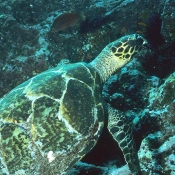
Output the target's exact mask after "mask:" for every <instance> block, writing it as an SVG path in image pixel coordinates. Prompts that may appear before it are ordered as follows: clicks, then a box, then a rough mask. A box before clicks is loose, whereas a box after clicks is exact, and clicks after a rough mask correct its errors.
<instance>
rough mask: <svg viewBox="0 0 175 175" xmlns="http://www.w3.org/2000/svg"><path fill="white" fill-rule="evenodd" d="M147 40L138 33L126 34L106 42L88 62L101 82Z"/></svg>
mask: <svg viewBox="0 0 175 175" xmlns="http://www.w3.org/2000/svg"><path fill="white" fill-rule="evenodd" d="M146 44H147V41H146V40H145V39H144V38H143V37H142V36H140V35H139V34H132V35H127V36H123V37H121V38H119V39H118V40H116V41H114V42H112V43H110V44H108V45H107V46H106V47H105V48H104V49H103V50H102V52H101V53H100V54H99V55H98V56H97V57H96V58H95V59H94V60H93V61H92V62H91V63H90V65H91V66H92V67H93V68H94V69H95V70H96V71H97V72H98V74H99V75H100V77H101V79H102V81H103V82H105V81H106V80H107V79H108V78H109V77H110V76H111V74H113V73H114V72H115V71H116V70H117V69H119V68H121V67H123V66H124V65H125V64H126V63H128V62H129V61H130V60H131V59H132V58H133V56H134V55H135V54H136V53H137V52H138V51H139V50H140V48H141V47H142V46H143V45H146Z"/></svg>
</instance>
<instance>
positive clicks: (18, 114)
mask: <svg viewBox="0 0 175 175" xmlns="http://www.w3.org/2000/svg"><path fill="white" fill-rule="evenodd" d="M103 125H104V111H103V105H102V96H101V81H100V77H99V75H98V74H97V73H96V72H95V71H94V70H93V69H92V68H91V67H90V66H89V65H88V64H86V63H75V64H66V65H64V66H62V67H56V68H53V69H50V70H48V71H46V72H43V73H41V74H39V75H37V76H35V77H33V78H31V79H30V80H28V81H26V82H24V83H23V84H21V85H19V86H18V87H16V88H15V89H13V90H12V91H11V92H10V93H9V94H7V95H6V96H5V97H4V98H2V99H1V100H0V162H1V165H0V166H1V167H2V168H1V172H0V174H3V175H5V174H15V175H16V174H20V175H23V174H27V175H55V174H58V175H60V174H65V173H66V172H67V171H68V170H69V169H71V168H72V166H73V165H74V164H75V163H76V162H77V161H78V160H80V159H81V158H82V157H83V156H84V155H85V154H87V152H89V151H90V150H91V149H92V147H93V146H94V145H95V143H96V141H97V140H98V138H99V136H100V134H101V131H102V128H103Z"/></svg>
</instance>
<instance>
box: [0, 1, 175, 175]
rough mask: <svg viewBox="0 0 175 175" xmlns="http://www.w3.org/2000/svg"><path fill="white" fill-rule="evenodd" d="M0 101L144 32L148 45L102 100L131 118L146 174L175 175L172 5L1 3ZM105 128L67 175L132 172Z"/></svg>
mask: <svg viewBox="0 0 175 175" xmlns="http://www.w3.org/2000/svg"><path fill="white" fill-rule="evenodd" d="M0 26H1V27H0V98H2V97H3V95H5V94H6V93H8V92H9V91H10V90H11V89H13V88H14V87H16V86H17V85H19V84H20V83H22V82H24V81H25V80H28V79H29V78H31V77H33V76H35V75H37V74H39V73H40V72H43V71H45V70H47V69H49V68H52V67H56V66H57V65H58V64H59V63H60V62H61V63H62V62H68V61H69V62H71V63H75V62H81V61H84V62H90V61H92V60H93V59H94V58H95V57H96V56H97V55H98V54H99V53H100V52H101V50H102V49H103V48H104V47H105V46H106V45H107V44H108V43H110V42H112V41H114V40H116V39H118V38H120V37H121V36H124V35H128V34H132V33H139V34H141V35H143V36H144V37H145V38H146V39H147V40H148V41H149V46H148V48H145V49H142V51H141V52H140V53H139V54H137V55H136V57H135V59H134V60H133V61H131V62H130V63H129V64H127V65H126V66H125V67H124V68H122V69H121V70H118V71H117V72H116V74H114V75H113V76H111V77H110V79H109V80H108V82H107V83H106V84H105V85H104V87H103V92H102V94H103V97H104V100H105V101H106V102H108V103H110V104H111V105H112V106H113V107H115V108H116V109H118V110H121V111H123V112H124V113H125V114H126V115H127V116H129V117H131V118H132V119H133V124H134V126H135V129H134V137H135V141H136V145H137V149H138V155H139V160H140V165H141V170H142V174H143V175H164V174H165V175H175V1H174V0H152V1H148V0H81V2H80V1H78V0H0ZM124 165H125V161H124V158H123V155H122V152H121V150H120V148H119V147H118V145H117V143H115V141H113V139H112V138H111V136H110V134H109V133H108V131H107V129H104V132H103V134H102V136H101V138H100V139H99V141H98V143H97V145H96V146H95V148H94V149H93V150H92V151H91V152H90V153H89V154H88V155H86V156H85V157H84V158H83V160H82V161H81V162H79V163H78V164H77V165H76V166H75V167H74V168H73V169H72V170H71V171H70V172H69V173H67V175H85V174H90V175H121V174H122V175H129V174H130V172H129V170H128V168H127V166H124Z"/></svg>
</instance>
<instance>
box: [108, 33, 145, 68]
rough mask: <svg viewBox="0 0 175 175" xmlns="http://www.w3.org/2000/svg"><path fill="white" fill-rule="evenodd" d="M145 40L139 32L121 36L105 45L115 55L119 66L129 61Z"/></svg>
mask: <svg viewBox="0 0 175 175" xmlns="http://www.w3.org/2000/svg"><path fill="white" fill-rule="evenodd" d="M146 43H147V41H146V40H145V39H144V38H143V37H142V36H140V35H139V34H132V35H127V36H123V37H122V38H120V39H118V40H116V41H114V42H112V43H110V44H109V45H108V46H107V47H108V49H109V50H110V52H111V54H112V55H113V57H115V59H116V61H117V63H118V65H120V66H119V67H122V66H123V65H125V64H126V63H127V62H129V61H130V60H131V59H132V58H133V56H134V55H135V54H136V53H137V52H138V51H139V50H140V48H141V47H142V46H143V45H145V44H146Z"/></svg>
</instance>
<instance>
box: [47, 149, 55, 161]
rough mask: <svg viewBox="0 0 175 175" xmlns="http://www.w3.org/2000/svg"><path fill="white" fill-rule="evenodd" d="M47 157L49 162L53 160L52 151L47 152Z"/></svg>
mask: <svg viewBox="0 0 175 175" xmlns="http://www.w3.org/2000/svg"><path fill="white" fill-rule="evenodd" d="M47 158H48V161H49V162H52V161H53V160H55V157H54V154H53V151H49V152H48V154H47Z"/></svg>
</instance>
